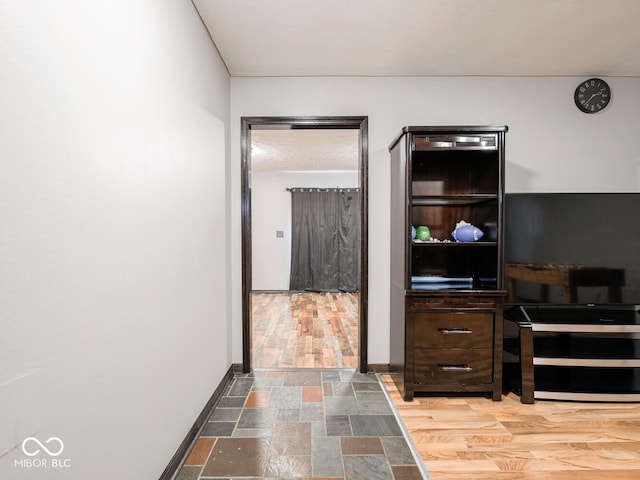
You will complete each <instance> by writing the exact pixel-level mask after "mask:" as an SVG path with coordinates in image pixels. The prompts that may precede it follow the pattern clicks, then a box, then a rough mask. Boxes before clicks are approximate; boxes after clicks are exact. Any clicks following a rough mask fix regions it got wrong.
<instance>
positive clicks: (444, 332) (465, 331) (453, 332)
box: [438, 328, 473, 335]
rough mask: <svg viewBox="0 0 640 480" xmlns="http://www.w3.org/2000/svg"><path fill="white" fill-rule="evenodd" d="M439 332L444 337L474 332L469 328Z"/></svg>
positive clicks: (447, 329)
mask: <svg viewBox="0 0 640 480" xmlns="http://www.w3.org/2000/svg"><path fill="white" fill-rule="evenodd" d="M438 332H440V333H441V334H442V335H451V334H459V333H462V334H466V333H473V330H470V329H468V328H439V329H438Z"/></svg>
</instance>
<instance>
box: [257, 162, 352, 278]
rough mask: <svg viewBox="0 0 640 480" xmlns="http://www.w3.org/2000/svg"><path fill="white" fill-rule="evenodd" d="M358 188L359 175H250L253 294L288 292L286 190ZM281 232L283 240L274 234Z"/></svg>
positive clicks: (288, 201)
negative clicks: (254, 292)
mask: <svg viewBox="0 0 640 480" xmlns="http://www.w3.org/2000/svg"><path fill="white" fill-rule="evenodd" d="M357 186H358V171H346V172H338V171H332V172H331V171H327V172H322V171H314V172H260V173H258V172H256V173H252V175H251V230H252V238H251V240H252V247H251V267H252V271H251V281H252V287H253V290H289V275H290V271H291V193H289V192H287V191H286V189H287V188H289V187H332V188H335V187H342V188H355V187H357ZM277 230H280V231H283V232H284V236H283V237H282V238H278V237H277V236H276V231H277Z"/></svg>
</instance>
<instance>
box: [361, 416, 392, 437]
mask: <svg viewBox="0 0 640 480" xmlns="http://www.w3.org/2000/svg"><path fill="white" fill-rule="evenodd" d="M349 420H350V421H351V429H352V430H353V435H354V436H356V437H400V436H402V430H401V429H400V426H399V425H398V422H397V420H396V417H394V416H393V415H350V416H349Z"/></svg>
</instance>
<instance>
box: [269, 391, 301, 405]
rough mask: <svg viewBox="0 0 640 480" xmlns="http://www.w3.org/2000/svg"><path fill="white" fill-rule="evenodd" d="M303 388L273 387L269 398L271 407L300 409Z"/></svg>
mask: <svg viewBox="0 0 640 480" xmlns="http://www.w3.org/2000/svg"><path fill="white" fill-rule="evenodd" d="M301 404H302V387H273V388H272V389H271V395H270V396H269V407H272V408H300V405H301Z"/></svg>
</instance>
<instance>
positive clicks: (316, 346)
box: [251, 292, 358, 368]
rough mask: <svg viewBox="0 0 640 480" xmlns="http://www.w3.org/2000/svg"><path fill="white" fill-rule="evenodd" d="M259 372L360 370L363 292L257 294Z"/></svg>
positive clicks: (255, 357) (255, 319)
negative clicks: (361, 302)
mask: <svg viewBox="0 0 640 480" xmlns="http://www.w3.org/2000/svg"><path fill="white" fill-rule="evenodd" d="M251 302H252V305H251V306H252V314H251V324H252V337H251V338H252V343H253V345H252V365H253V368H356V366H357V363H358V294H357V293H288V292H287V293H256V292H254V293H252V295H251Z"/></svg>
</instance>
